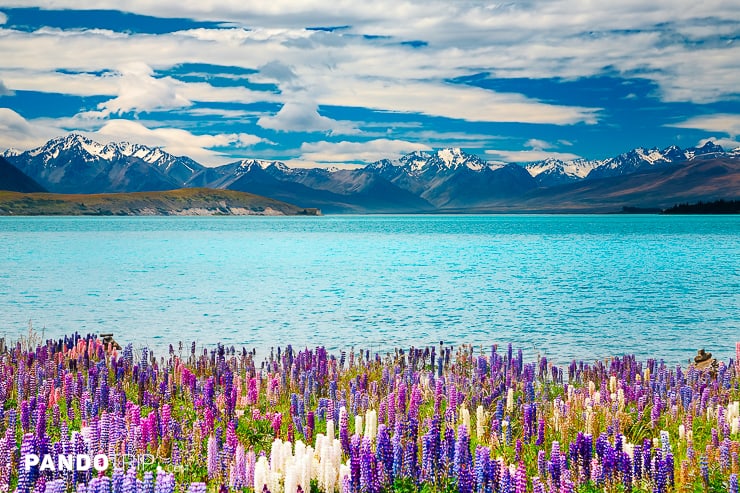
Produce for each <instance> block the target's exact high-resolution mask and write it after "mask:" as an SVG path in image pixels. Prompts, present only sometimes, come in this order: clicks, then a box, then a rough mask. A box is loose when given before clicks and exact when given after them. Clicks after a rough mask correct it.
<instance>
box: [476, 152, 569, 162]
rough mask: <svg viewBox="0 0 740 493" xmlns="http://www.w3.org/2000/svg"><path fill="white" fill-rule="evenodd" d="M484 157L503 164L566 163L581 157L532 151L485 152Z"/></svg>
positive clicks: (567, 153)
mask: <svg viewBox="0 0 740 493" xmlns="http://www.w3.org/2000/svg"><path fill="white" fill-rule="evenodd" d="M486 155H488V156H491V157H492V158H493V159H495V160H498V161H503V162H505V163H529V162H532V161H541V160H543V159H548V158H552V159H560V160H561V161H568V160H571V159H578V158H579V157H581V156H579V155H578V154H573V153H570V152H554V151H543V150H534V149H532V150H528V151H504V150H487V151H486Z"/></svg>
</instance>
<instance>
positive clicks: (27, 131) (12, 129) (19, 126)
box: [0, 108, 64, 150]
mask: <svg viewBox="0 0 740 493" xmlns="http://www.w3.org/2000/svg"><path fill="white" fill-rule="evenodd" d="M63 133H64V130H62V129H61V128H59V127H55V126H53V125H50V124H44V123H39V122H28V121H27V120H26V119H25V118H23V117H22V116H21V115H19V114H18V113H16V112H15V111H13V110H11V109H9V108H0V149H9V148H11V147H13V148H16V149H20V150H25V149H31V148H33V147H37V146H40V145H42V144H44V143H45V142H46V141H47V140H49V139H51V138H53V137H56V136H58V135H61V134H63Z"/></svg>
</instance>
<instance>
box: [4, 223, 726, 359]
mask: <svg viewBox="0 0 740 493" xmlns="http://www.w3.org/2000/svg"><path fill="white" fill-rule="evenodd" d="M29 320H31V321H32V323H33V327H34V329H35V330H36V332H39V333H41V332H42V331H43V333H44V335H45V336H46V337H58V336H61V335H62V334H65V333H70V332H73V331H75V330H76V331H79V332H81V333H87V332H96V333H100V332H113V333H114V334H115V337H116V339H117V340H118V341H119V342H122V343H127V342H133V343H134V344H135V345H137V346H141V345H143V344H148V345H150V346H154V347H157V348H159V349H162V348H164V347H166V344H169V343H171V342H176V341H183V342H184V343H185V345H186V347H187V346H189V344H190V341H193V340H195V341H198V343H199V344H215V343H216V342H218V341H220V342H223V343H225V344H228V345H232V344H233V345H239V346H241V345H246V346H247V347H250V348H251V347H256V348H258V350H259V352H261V353H264V352H265V351H268V350H269V349H268V348H269V347H271V346H278V345H280V346H284V345H286V344H288V343H292V344H293V345H294V347H295V346H310V347H313V346H316V345H326V346H327V347H329V348H331V349H350V347H352V346H354V347H355V348H362V349H371V350H373V351H385V350H388V349H392V348H395V347H409V346H410V345H416V346H417V347H418V346H422V345H426V344H437V343H439V341H440V340H444V341H445V343H447V344H455V345H456V344H460V343H473V344H475V345H484V346H485V347H486V348H488V347H490V345H491V344H494V343H497V344H499V345H504V346H505V345H506V344H507V343H509V342H511V343H513V345H514V347H515V348H517V347H520V348H522V349H523V350H524V351H525V354H526V355H528V356H529V357H532V358H533V357H535V356H536V354H537V353H540V354H542V355H546V356H548V357H549V358H551V359H553V360H556V361H560V362H564V361H569V360H570V359H571V358H579V359H585V360H591V361H592V360H594V359H601V358H606V357H609V356H611V355H617V354H624V353H634V354H637V355H638V356H639V357H641V358H647V357H654V358H664V359H666V360H668V361H670V362H674V363H675V362H686V361H687V359H688V358H690V357H692V356H693V355H694V354H696V350H697V349H698V348H701V347H704V348H706V349H707V350H708V351H711V352H712V353H714V355H715V356H718V357H721V358H722V359H724V360H727V359H728V358H730V357H731V356H734V348H735V342H736V341H740V217H736V216H735V217H731V216H621V215H616V216H590V215H589V216H519V215H517V216H326V217H269V218H255V217H246V218H244V217H207V218H194V217H178V218H167V217H153V218H152V217H130V218H125V217H113V218H107V217H106V218H98V217H79V218H74V217H62V218H50V217H35V218H0V336H5V337H6V338H10V339H16V338H17V337H19V336H20V335H23V334H25V333H26V331H27V327H28V323H29ZM486 352H488V349H486ZM160 354H161V351H160Z"/></svg>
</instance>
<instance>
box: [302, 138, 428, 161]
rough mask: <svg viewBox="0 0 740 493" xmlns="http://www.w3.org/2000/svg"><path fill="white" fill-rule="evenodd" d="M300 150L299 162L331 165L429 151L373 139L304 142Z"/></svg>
mask: <svg viewBox="0 0 740 493" xmlns="http://www.w3.org/2000/svg"><path fill="white" fill-rule="evenodd" d="M300 150H301V157H300V158H299V161H309V162H312V163H321V164H323V165H333V164H342V163H344V164H347V163H357V162H358V161H359V162H363V163H372V162H375V161H379V160H381V159H386V158H389V159H394V158H397V157H400V156H402V155H403V154H406V153H409V152H413V151H426V150H429V147H428V146H426V145H423V144H418V143H415V142H407V141H403V140H389V139H375V140H370V141H367V142H349V141H342V142H327V141H321V142H310V143H309V142H306V143H304V144H303V145H302V146H301V149H300Z"/></svg>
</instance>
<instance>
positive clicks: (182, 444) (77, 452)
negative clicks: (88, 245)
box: [0, 335, 740, 493]
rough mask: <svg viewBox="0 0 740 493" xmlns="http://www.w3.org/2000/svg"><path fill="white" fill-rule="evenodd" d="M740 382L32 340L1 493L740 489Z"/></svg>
mask: <svg viewBox="0 0 740 493" xmlns="http://www.w3.org/2000/svg"><path fill="white" fill-rule="evenodd" d="M737 353H738V357H740V343H738V344H737ZM687 356H688V355H687ZM739 375H740V365H738V363H737V359H736V360H734V361H733V360H730V361H729V362H720V364H719V368H718V369H717V370H716V371H712V372H710V371H700V370H697V369H696V368H694V367H679V366H668V365H666V364H664V363H662V362H660V361H654V360H647V361H644V362H643V361H637V360H636V359H635V358H634V357H632V356H623V357H618V358H613V359H610V360H608V361H600V362H588V363H587V362H577V361H573V362H572V363H571V364H570V365H568V366H565V367H558V366H555V365H552V364H551V363H549V362H548V361H547V359H545V358H539V359H538V360H537V361H532V362H526V361H524V358H523V356H522V353H521V351H518V352H517V351H513V350H512V348H511V347H510V346H509V347H508V348H496V347H495V346H494V347H492V348H488V349H486V350H485V351H484V350H483V349H477V348H476V349H474V348H471V347H468V346H462V347H459V348H457V349H453V348H450V347H442V346H435V347H428V348H423V349H418V348H410V349H408V350H397V351H396V352H395V353H392V354H389V355H375V354H370V353H369V352H368V351H356V352H354V351H353V352H349V353H348V354H347V353H345V352H342V353H340V354H329V353H328V352H327V351H326V350H325V349H324V348H321V347H318V348H315V349H310V350H308V349H306V350H300V351H297V350H295V349H292V348H291V347H290V346H287V348H283V349H282V350H280V349H276V350H275V351H273V352H272V354H271V356H270V357H269V358H266V359H265V360H263V361H256V358H255V357H254V353H253V352H250V351H247V350H245V349H239V350H235V349H234V348H225V347H222V346H218V348H215V349H213V350H203V349H197V348H196V346H195V344H193V345H192V346H190V347H185V348H183V346H182V345H181V344H180V345H176V346H175V347H172V346H171V347H170V350H169V352H168V354H165V355H156V356H155V355H153V354H151V353H150V352H149V351H147V350H146V349H142V350H138V351H134V350H133V348H132V346H131V345H128V346H127V347H125V348H124V349H123V350H120V351H116V350H115V349H113V347H112V346H110V345H109V346H108V347H106V346H105V345H104V344H103V343H102V341H101V340H100V339H98V338H96V337H95V336H80V335H74V336H69V337H65V338H64V339H63V340H56V341H53V340H50V341H47V342H46V343H40V344H35V343H32V342H31V341H30V340H26V339H24V340H21V341H18V342H14V343H12V344H10V345H9V346H6V347H3V348H0V492H10V491H16V492H18V493H31V492H33V493H43V492H48V493H62V492H65V491H77V492H79V493H173V492H174V491H177V492H186V491H187V492H191V493H203V492H205V491H209V492H218V493H227V492H229V491H255V492H268V491H269V492H271V493H296V492H306V493H309V492H314V491H315V492H327V493H331V492H335V491H337V492H341V493H358V492H361V493H380V492H385V491H397V492H403V493H413V492H429V493H432V492H453V491H459V492H460V493H473V492H476V493H494V492H495V493H499V492H501V493H524V492H535V493H545V492H547V493H554V492H557V493H570V492H597V491H598V492H602V491H603V492H630V491H634V492H657V493H663V492H670V491H691V492H694V491H718V492H719V491H721V492H731V493H738V473H739V472H740V458H739V457H738V455H739V453H740V430H739V428H740V378H739ZM101 454H103V455H105V457H107V458H108V459H109V467H108V468H107V469H103V470H100V471H98V470H97V469H96V468H90V469H87V470H83V469H84V468H77V467H72V468H69V467H66V466H65V464H68V462H67V459H70V458H72V457H76V456H82V455H87V456H94V455H101ZM29 457H38V458H39V460H37V461H31V460H29ZM70 460H71V459H70ZM70 469H71V470H70Z"/></svg>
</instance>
